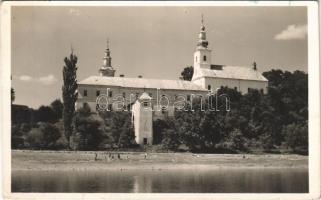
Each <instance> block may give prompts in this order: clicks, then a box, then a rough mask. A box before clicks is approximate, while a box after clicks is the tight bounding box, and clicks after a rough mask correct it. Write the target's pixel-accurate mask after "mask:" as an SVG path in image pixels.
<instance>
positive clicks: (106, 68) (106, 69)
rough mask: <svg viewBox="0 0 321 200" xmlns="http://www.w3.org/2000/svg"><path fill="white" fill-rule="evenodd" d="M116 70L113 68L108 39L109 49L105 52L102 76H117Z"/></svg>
mask: <svg viewBox="0 0 321 200" xmlns="http://www.w3.org/2000/svg"><path fill="white" fill-rule="evenodd" d="M115 71H116V70H115V69H114V68H113V67H112V66H111V56H110V49H109V40H108V39H107V48H106V50H105V56H104V58H103V66H101V68H100V69H99V75H100V76H110V77H113V76H115Z"/></svg>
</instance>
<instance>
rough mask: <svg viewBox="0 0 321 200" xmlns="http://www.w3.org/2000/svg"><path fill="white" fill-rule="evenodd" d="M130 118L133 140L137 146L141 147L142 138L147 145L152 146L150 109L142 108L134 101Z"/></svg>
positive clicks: (151, 115)
mask: <svg viewBox="0 0 321 200" xmlns="http://www.w3.org/2000/svg"><path fill="white" fill-rule="evenodd" d="M132 116H133V118H134V120H133V122H134V129H135V140H136V143H137V144H140V145H143V144H144V138H146V139H147V144H148V145H152V144H153V113H152V110H151V107H147V108H146V107H143V105H142V104H141V103H140V102H139V101H136V102H135V104H134V105H133V108H132Z"/></svg>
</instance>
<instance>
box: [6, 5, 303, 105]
mask: <svg viewBox="0 0 321 200" xmlns="http://www.w3.org/2000/svg"><path fill="white" fill-rule="evenodd" d="M202 13H203V14H204V19H205V26H206V30H207V38H208V41H209V48H211V49H212V63H213V64H225V65H239V66H249V65H251V64H252V63H253V61H256V63H257V66H258V69H259V71H261V72H264V71H267V70H270V69H272V68H279V69H282V70H289V71H294V70H303V71H307V33H306V32H307V10H306V8H305V7H208V6H207V7H14V8H13V9H12V85H13V87H14V89H15V91H16V101H15V103H16V104H24V105H28V106H30V107H33V108H37V107H39V106H40V105H48V104H50V102H52V101H53V100H54V99H56V98H61V86H62V67H63V65H64V62H63V59H64V57H65V56H68V55H69V53H70V47H71V45H72V46H73V49H74V52H75V54H76V55H77V56H78V72H77V75H78V80H82V79H84V78H86V77H88V76H91V75H98V69H99V67H100V66H101V65H102V57H103V55H104V49H105V48H106V40H107V38H109V40H110V48H111V54H112V65H113V66H114V68H115V69H116V70H117V71H116V76H119V74H125V76H127V77H137V76H138V75H142V76H143V77H146V78H159V79H177V78H178V77H179V75H180V72H181V71H182V69H183V68H184V67H186V66H190V65H192V63H193V52H194V50H195V47H196V43H197V36H198V32H199V29H200V18H201V17H200V16H201V14H202Z"/></svg>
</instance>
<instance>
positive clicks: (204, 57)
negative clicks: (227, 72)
mask: <svg viewBox="0 0 321 200" xmlns="http://www.w3.org/2000/svg"><path fill="white" fill-rule="evenodd" d="M200 68H203V69H210V68H211V50H210V49H208V41H207V40H206V31H205V26H204V19H203V14H202V20H201V29H200V33H199V34H198V42H197V47H196V51H195V52H194V74H193V78H192V80H194V79H196V78H197V77H199V75H200V74H199V69H200Z"/></svg>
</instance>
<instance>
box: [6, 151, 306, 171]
mask: <svg viewBox="0 0 321 200" xmlns="http://www.w3.org/2000/svg"><path fill="white" fill-rule="evenodd" d="M109 153H110V155H109ZM96 154H97V156H96ZM118 154H119V156H120V159H119V158H118ZM112 157H113V158H112ZM11 163H12V170H13V171H16V170H18V171H20V170H49V171H51V170H104V169H110V170H112V169H113V170H130V169H146V170H165V169H184V168H188V169H190V168H242V167H245V168H251V167H254V168H307V167H308V156H301V155H276V154H263V155H254V154H193V153H148V154H147V155H146V158H145V153H141V152H135V153H134V152H132V153H130V152H119V153H118V152H73V151H70V152H68V151H67V152H66V151H22V150H13V151H12V162H11Z"/></svg>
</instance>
